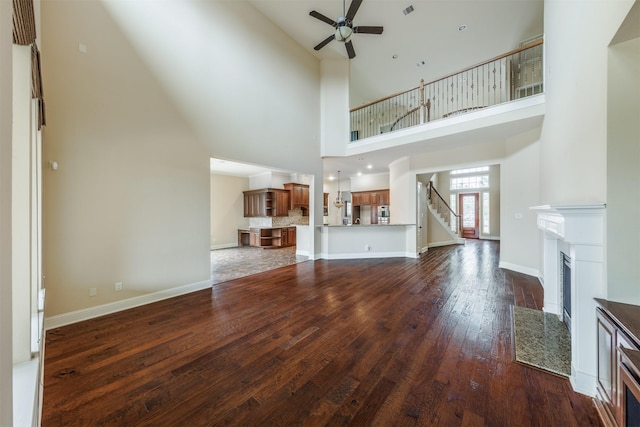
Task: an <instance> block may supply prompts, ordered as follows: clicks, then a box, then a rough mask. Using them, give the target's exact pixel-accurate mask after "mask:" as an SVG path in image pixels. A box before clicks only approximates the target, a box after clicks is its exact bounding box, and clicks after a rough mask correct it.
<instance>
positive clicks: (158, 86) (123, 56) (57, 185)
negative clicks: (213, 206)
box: [42, 1, 322, 317]
mask: <svg viewBox="0 0 640 427" xmlns="http://www.w3.org/2000/svg"><path fill="white" fill-rule="evenodd" d="M42 12H43V14H42V15H43V40H44V45H43V49H42V54H43V64H45V65H44V67H43V71H44V80H45V82H44V87H45V88H46V94H47V112H48V126H47V132H46V134H45V141H44V146H45V161H47V160H56V161H58V163H59V165H60V168H59V170H58V171H56V172H53V171H50V170H48V171H46V173H45V176H44V180H45V230H46V231H45V233H46V235H45V237H46V242H47V243H46V244H45V248H44V250H45V254H46V255H47V256H46V263H45V267H46V270H47V271H46V274H47V280H48V282H47V288H48V290H47V307H46V314H47V316H48V317H49V316H51V315H57V314H61V313H69V312H72V311H74V310H80V309H85V308H90V307H96V306H100V305H102V304H106V303H110V302H115V301H120V300H125V299H127V298H134V297H137V296H139V295H145V294H149V293H157V292H159V291H163V290H167V289H172V288H176V287H180V286H184V285H189V284H194V283H195V284H199V283H206V281H208V279H209V275H210V272H209V268H210V265H209V264H210V263H209V247H210V242H209V239H210V238H209V234H210V205H209V198H210V188H209V187H210V173H209V158H210V157H219V158H225V159H229V160H237V161H243V162H246V163H252V164H262V165H266V166H269V167H273V168H275V169H283V170H296V171H300V172H304V173H309V174H310V175H316V176H321V174H322V163H321V159H320V144H319V133H320V132H319V116H320V114H319V104H320V103H319V87H320V85H319V64H318V61H317V60H316V59H315V58H313V57H312V56H311V55H309V54H308V53H306V51H304V49H303V48H302V47H300V46H298V45H297V44H296V43H295V41H293V40H291V39H289V38H288V37H287V36H286V35H284V33H282V31H280V30H278V29H276V28H275V27H274V26H273V25H272V24H270V23H269V22H268V21H267V20H265V19H264V17H263V16H262V15H261V14H259V13H258V12H257V11H255V10H254V9H253V8H251V7H250V6H249V5H248V4H247V3H245V2H227V1H215V2H172V1H158V2H154V7H153V8H151V9H150V8H148V5H147V4H142V3H139V2H119V1H105V2H43V5H42ZM184 22H190V23H191V25H190V26H184V25H182V23H184ZM229 33H233V34H234V37H231V38H230V37H228V34H229ZM79 43H82V44H84V45H86V48H87V49H86V51H87V52H86V53H81V52H79V49H78V44H79ZM247 117H250V118H251V120H250V121H247ZM314 198H315V199H316V200H315V201H316V203H315V204H314V209H315V210H316V211H317V212H316V215H315V216H312V217H311V218H322V193H321V192H316V193H315V194H314ZM319 221H320V220H319ZM116 281H122V282H123V284H124V291H122V292H118V293H115V292H114V283H115V282H116ZM90 287H95V288H97V290H98V296H97V297H89V296H88V295H89V293H88V288H90Z"/></svg>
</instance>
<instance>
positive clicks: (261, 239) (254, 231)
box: [249, 227, 297, 249]
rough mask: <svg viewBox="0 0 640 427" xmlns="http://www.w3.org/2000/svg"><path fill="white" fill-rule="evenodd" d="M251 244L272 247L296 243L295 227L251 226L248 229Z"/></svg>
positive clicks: (266, 247) (283, 246)
mask: <svg viewBox="0 0 640 427" xmlns="http://www.w3.org/2000/svg"><path fill="white" fill-rule="evenodd" d="M249 236H250V238H249V242H250V245H251V246H255V247H259V248H264V249H273V248H285V247H287V246H295V245H296V237H297V236H296V228H295V227H276V228H251V229H250V230H249Z"/></svg>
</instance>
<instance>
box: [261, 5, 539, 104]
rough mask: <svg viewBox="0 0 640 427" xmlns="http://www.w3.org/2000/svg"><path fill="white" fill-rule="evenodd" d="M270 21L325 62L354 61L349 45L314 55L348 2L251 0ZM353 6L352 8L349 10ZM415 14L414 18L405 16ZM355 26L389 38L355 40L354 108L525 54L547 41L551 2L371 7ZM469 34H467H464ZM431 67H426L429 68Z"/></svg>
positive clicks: (359, 13) (361, 13)
mask: <svg viewBox="0 0 640 427" xmlns="http://www.w3.org/2000/svg"><path fill="white" fill-rule="evenodd" d="M249 3H250V4H252V5H253V6H254V7H255V8H256V9H258V10H259V11H261V12H262V13H263V14H264V15H265V16H266V17H267V19H269V20H270V21H271V22H273V23H274V24H275V25H276V26H278V27H280V28H281V29H282V30H283V31H284V32H285V33H287V34H288V35H289V36H291V37H292V38H293V39H295V40H297V41H298V43H299V44H300V45H302V46H303V47H305V48H306V49H307V50H308V51H309V52H310V53H312V54H313V55H314V56H316V57H317V58H319V59H325V58H334V59H335V58H347V53H346V49H345V47H344V43H340V42H338V41H335V40H334V41H332V42H330V43H329V44H328V45H326V46H325V47H323V48H322V49H321V50H319V51H315V50H313V47H314V46H316V45H317V44H318V43H320V42H321V41H322V40H324V39H326V38H327V37H328V36H330V35H331V34H333V32H334V30H333V28H332V27H331V26H330V25H328V24H327V23H325V22H322V21H320V20H318V19H315V18H314V17H312V16H310V15H309V12H310V11H312V10H316V11H317V12H320V13H321V14H323V15H325V16H327V17H329V18H331V19H334V20H336V19H337V18H338V17H340V16H342V15H343V1H342V0H249ZM350 4H351V1H350V0H346V4H344V7H345V9H346V10H348V9H349V6H350ZM407 8H412V9H413V11H412V12H411V13H408V14H405V13H404V11H405V10H406V9H407ZM353 22H354V25H355V26H358V25H381V26H383V27H384V32H383V33H382V34H381V35H370V34H354V35H352V37H351V40H352V43H353V46H354V48H355V52H356V57H355V58H353V59H352V60H351V61H350V66H351V79H350V96H351V106H352V107H356V106H358V105H362V104H364V103H367V102H370V101H373V100H375V99H378V98H381V97H384V96H387V95H390V94H393V93H395V92H400V91H403V90H406V89H409V88H412V87H416V86H418V85H419V84H420V79H424V80H425V82H429V81H432V80H435V79H436V78H438V77H442V76H444V75H446V74H449V73H451V72H455V71H457V70H460V69H462V68H465V67H467V66H469V65H473V64H476V63H479V62H482V61H484V60H486V59H490V58H492V57H494V56H497V55H500V54H502V53H504V52H507V51H509V50H512V49H515V48H517V47H518V46H519V45H520V44H521V43H522V42H524V41H526V40H529V39H531V38H534V37H536V36H540V35H542V33H543V0H403V1H399V0H364V1H363V2H362V4H361V5H360V8H359V9H358V11H357V13H356V15H355V18H354V20H353ZM463 26H465V27H464V30H463V31H460V29H461V27H463ZM423 62H424V64H423Z"/></svg>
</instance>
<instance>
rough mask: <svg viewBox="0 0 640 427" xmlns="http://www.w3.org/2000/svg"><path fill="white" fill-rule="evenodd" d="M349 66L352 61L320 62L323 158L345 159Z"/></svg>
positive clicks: (347, 129)
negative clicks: (336, 157)
mask: <svg viewBox="0 0 640 427" xmlns="http://www.w3.org/2000/svg"><path fill="white" fill-rule="evenodd" d="M349 65H350V60H349V59H324V60H322V62H321V73H322V83H321V88H320V92H321V94H320V105H321V111H320V115H321V119H320V120H321V147H322V155H323V156H344V154H345V152H346V147H347V143H348V142H349V132H350V130H351V125H350V120H351V119H350V115H349V70H350V68H349Z"/></svg>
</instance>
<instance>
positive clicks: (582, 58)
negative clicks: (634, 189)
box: [540, 0, 633, 205]
mask: <svg viewBox="0 0 640 427" xmlns="http://www.w3.org/2000/svg"><path fill="white" fill-rule="evenodd" d="M632 3H633V0H614V1H565V0H545V2H544V26H545V41H546V42H545V83H544V84H545V93H546V95H545V96H546V115H545V119H544V124H543V128H542V134H541V137H540V142H541V144H540V156H541V162H540V168H541V171H540V181H541V187H540V190H541V199H540V202H541V204H551V205H554V204H556V205H567V204H589V203H603V202H606V183H607V176H606V168H607V165H606V158H607V156H606V154H607V152H606V141H607V95H606V94H607V55H608V49H607V46H608V45H609V43H610V41H611V39H612V38H613V35H614V34H615V32H616V30H617V29H618V26H619V25H620V23H621V22H622V20H623V18H624V16H625V15H626V13H627V12H628V10H629V8H630V7H631V4H632Z"/></svg>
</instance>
